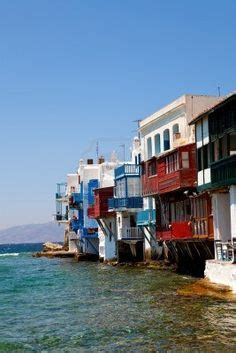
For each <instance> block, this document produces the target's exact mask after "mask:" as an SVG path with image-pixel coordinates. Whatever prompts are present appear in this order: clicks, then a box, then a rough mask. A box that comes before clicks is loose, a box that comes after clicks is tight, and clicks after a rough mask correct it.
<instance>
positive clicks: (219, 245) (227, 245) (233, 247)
mask: <svg viewBox="0 0 236 353" xmlns="http://www.w3.org/2000/svg"><path fill="white" fill-rule="evenodd" d="M215 256H216V259H217V260H218V261H225V262H230V263H235V262H236V240H234V241H232V242H222V241H220V240H215Z"/></svg>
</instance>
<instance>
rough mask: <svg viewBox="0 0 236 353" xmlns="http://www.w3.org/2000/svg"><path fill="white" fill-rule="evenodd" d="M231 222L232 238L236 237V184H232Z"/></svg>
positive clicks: (230, 192)
mask: <svg viewBox="0 0 236 353" xmlns="http://www.w3.org/2000/svg"><path fill="white" fill-rule="evenodd" d="M229 194H230V222H231V238H232V239H233V238H236V185H231V186H230V190H229Z"/></svg>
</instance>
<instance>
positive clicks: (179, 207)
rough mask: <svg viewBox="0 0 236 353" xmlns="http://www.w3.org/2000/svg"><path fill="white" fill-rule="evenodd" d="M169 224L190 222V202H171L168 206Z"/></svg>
mask: <svg viewBox="0 0 236 353" xmlns="http://www.w3.org/2000/svg"><path fill="white" fill-rule="evenodd" d="M170 211H171V212H170V213H171V220H170V221H171V222H173V223H174V222H186V221H189V220H190V216H191V205H190V200H189V199H187V200H184V201H178V202H173V203H171V204H170Z"/></svg>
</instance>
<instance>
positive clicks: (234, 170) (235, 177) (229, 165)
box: [211, 155, 236, 188]
mask: <svg viewBox="0 0 236 353" xmlns="http://www.w3.org/2000/svg"><path fill="white" fill-rule="evenodd" d="M232 184H236V155H233V156H230V157H228V158H225V159H222V160H220V161H217V162H214V163H212V165H211V186H212V187H213V188H216V187H222V186H230V185H232Z"/></svg>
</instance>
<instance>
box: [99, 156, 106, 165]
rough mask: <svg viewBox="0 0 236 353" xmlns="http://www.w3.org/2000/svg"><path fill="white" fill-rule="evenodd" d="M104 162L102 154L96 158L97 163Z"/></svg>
mask: <svg viewBox="0 0 236 353" xmlns="http://www.w3.org/2000/svg"><path fill="white" fill-rule="evenodd" d="M104 162H105V158H104V157H103V156H100V157H99V158H98V164H102V163H104Z"/></svg>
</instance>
